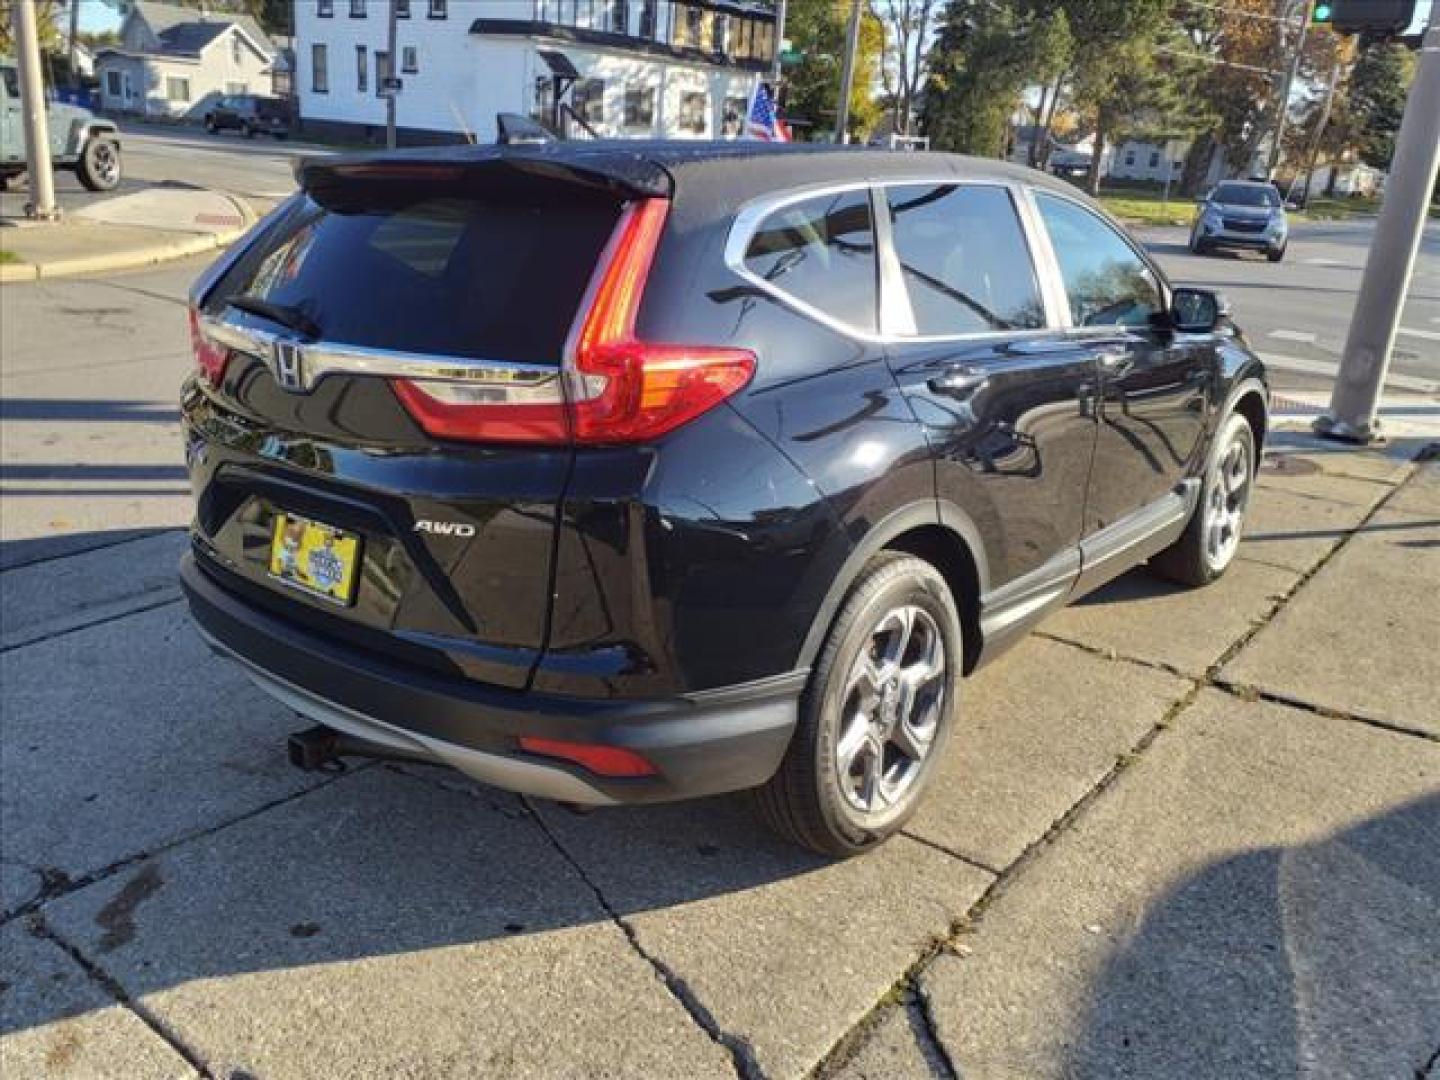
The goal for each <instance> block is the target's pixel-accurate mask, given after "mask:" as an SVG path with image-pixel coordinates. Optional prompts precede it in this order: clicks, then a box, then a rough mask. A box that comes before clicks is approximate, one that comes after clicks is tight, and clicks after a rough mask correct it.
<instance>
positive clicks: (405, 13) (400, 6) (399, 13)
mask: <svg viewBox="0 0 1440 1080" xmlns="http://www.w3.org/2000/svg"><path fill="white" fill-rule="evenodd" d="M395 17H396V18H397V19H408V18H409V17H410V0H395Z"/></svg>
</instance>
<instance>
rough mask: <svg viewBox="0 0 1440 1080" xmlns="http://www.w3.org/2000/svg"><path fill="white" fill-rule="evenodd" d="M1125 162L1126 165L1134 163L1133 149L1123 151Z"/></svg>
mask: <svg viewBox="0 0 1440 1080" xmlns="http://www.w3.org/2000/svg"><path fill="white" fill-rule="evenodd" d="M1125 164H1126V165H1134V164H1135V151H1134V150H1126V151H1125Z"/></svg>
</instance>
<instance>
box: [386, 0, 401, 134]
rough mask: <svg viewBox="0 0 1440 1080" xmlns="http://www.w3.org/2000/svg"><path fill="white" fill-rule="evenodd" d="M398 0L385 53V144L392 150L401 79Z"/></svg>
mask: <svg viewBox="0 0 1440 1080" xmlns="http://www.w3.org/2000/svg"><path fill="white" fill-rule="evenodd" d="M396 2H397V0H390V28H389V35H390V42H389V44H388V45H387V46H386V48H387V49H388V50H389V51H388V52H387V53H386V54H385V67H386V69H387V70H386V72H385V75H384V78H385V80H386V82H387V83H388V85H386V86H385V87H384V90H385V145H386V147H387V148H389V149H391V150H394V149H395V98H396V97H397V96H398V94H399V91H398V90H397V89H396V87H395V82H396V81H397V80H398V79H399V76H398V75H396V74H395V73H396V72H397V71H399V70H400V61H399V58H398V57H396V55H395V34H396V30H397V25H396V16H395V5H396Z"/></svg>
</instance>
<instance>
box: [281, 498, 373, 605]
mask: <svg viewBox="0 0 1440 1080" xmlns="http://www.w3.org/2000/svg"><path fill="white" fill-rule="evenodd" d="M359 564H360V538H359V537H358V536H356V535H355V534H354V533H348V532H346V531H345V530H344V529H337V528H335V527H334V526H333V525H326V524H323V523H322V522H319V521H311V520H310V519H309V518H303V517H298V516H296V515H295V514H276V515H275V532H274V533H273V534H272V536H271V540H270V576H271V577H273V578H276V579H277V580H279V581H283V582H284V583H285V584H287V585H293V586H294V587H295V588H297V589H303V590H304V591H305V592H308V593H312V594H313V595H315V596H321V597H324V598H325V599H326V600H329V601H331V602H333V603H336V604H348V603H350V601H351V600H352V599H353V598H354V596H355V573H356V568H357V567H358V566H359Z"/></svg>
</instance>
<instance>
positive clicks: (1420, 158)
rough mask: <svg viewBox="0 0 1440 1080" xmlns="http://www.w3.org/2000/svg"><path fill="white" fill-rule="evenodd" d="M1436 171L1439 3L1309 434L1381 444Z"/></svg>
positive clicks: (1439, 149)
mask: <svg viewBox="0 0 1440 1080" xmlns="http://www.w3.org/2000/svg"><path fill="white" fill-rule="evenodd" d="M1437 170H1440V3H1436V4H1433V5H1432V6H1431V8H1430V25H1429V28H1428V29H1427V30H1426V31H1425V38H1424V41H1423V42H1422V44H1421V46H1420V64H1419V67H1418V68H1417V69H1416V72H1415V81H1414V82H1413V83H1411V84H1410V99H1409V101H1408V102H1407V104H1406V106H1405V118H1404V119H1403V120H1402V121H1401V122H1400V133H1399V135H1397V136H1396V139H1395V157H1394V159H1393V160H1392V161H1391V163H1390V175H1389V178H1388V179H1387V180H1386V182H1385V201H1384V203H1383V204H1382V205H1381V207H1380V219H1379V220H1378V221H1377V222H1376V223H1375V239H1374V240H1373V241H1372V242H1371V244H1370V254H1369V257H1368V258H1366V260H1365V276H1364V278H1363V279H1362V280H1361V282H1360V295H1359V296H1358V297H1357V298H1356V301H1355V316H1354V318H1352V319H1351V320H1350V333H1349V336H1348V337H1347V338H1346V339H1345V353H1344V356H1343V357H1342V358H1341V360H1340V374H1339V376H1338V377H1337V378H1336V380H1335V389H1334V390H1333V391H1332V392H1331V394H1330V408H1329V410H1328V411H1327V412H1326V413H1325V415H1323V416H1321V417H1319V418H1318V419H1316V421H1315V424H1314V428H1315V431H1316V432H1317V433H1318V434H1320V435H1324V436H1326V437H1327V438H1332V439H1339V440H1342V441H1344V442H1356V443H1368V442H1371V441H1373V440H1374V439H1377V438H1379V437H1380V435H1381V432H1380V420H1379V418H1378V416H1377V415H1376V413H1377V411H1378V409H1379V405H1380V394H1381V392H1382V391H1383V389H1384V387H1385V375H1386V373H1387V372H1388V371H1389V368H1390V354H1391V352H1392V351H1393V350H1394V347H1395V332H1396V329H1397V328H1398V326H1399V324H1400V312H1401V309H1402V308H1403V307H1404V305H1405V293H1406V290H1407V289H1408V288H1409V286H1410V278H1411V275H1412V274H1413V273H1414V271H1415V256H1416V254H1417V252H1418V251H1419V249H1420V237H1421V232H1422V230H1423V229H1424V227H1425V213H1426V207H1427V206H1428V204H1429V202H1430V193H1431V191H1432V189H1433V188H1434V186H1435V176H1436V172H1437Z"/></svg>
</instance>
